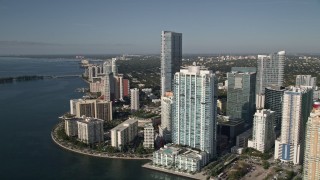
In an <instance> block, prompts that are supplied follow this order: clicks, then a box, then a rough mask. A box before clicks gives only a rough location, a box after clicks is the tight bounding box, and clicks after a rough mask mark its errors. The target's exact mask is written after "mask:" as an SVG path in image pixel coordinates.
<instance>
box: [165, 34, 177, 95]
mask: <svg viewBox="0 0 320 180" xmlns="http://www.w3.org/2000/svg"><path fill="white" fill-rule="evenodd" d="M181 61H182V34H181V33H175V32H171V31H162V33H161V96H164V95H165V92H167V91H172V80H173V76H174V74H175V73H176V72H178V71H179V69H180V66H181Z"/></svg>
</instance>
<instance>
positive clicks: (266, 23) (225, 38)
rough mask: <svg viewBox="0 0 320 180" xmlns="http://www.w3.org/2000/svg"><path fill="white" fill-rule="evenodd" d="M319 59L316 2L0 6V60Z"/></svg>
mask: <svg viewBox="0 0 320 180" xmlns="http://www.w3.org/2000/svg"><path fill="white" fill-rule="evenodd" d="M162 30H171V31H176V32H181V33H183V53H269V52H273V51H278V50H286V51H287V52H289V53H320V0H233V1H231V0H223V1H221V0H210V1H209V0H208V1H206V0H90V1H89V0H27V1H26V0H0V54H2V55H3V54H114V53H117V54H118V53H120V54H122V53H129V54H132V53H136V54H139V53H154V54H159V53H160V33H161V31H162Z"/></svg>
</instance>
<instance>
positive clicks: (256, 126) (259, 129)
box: [248, 109, 275, 153]
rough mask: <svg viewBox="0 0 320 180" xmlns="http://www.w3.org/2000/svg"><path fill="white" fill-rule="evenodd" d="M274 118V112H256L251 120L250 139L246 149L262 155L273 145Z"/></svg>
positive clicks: (265, 110) (267, 110)
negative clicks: (250, 148)
mask: <svg viewBox="0 0 320 180" xmlns="http://www.w3.org/2000/svg"><path fill="white" fill-rule="evenodd" d="M274 118H275V112H274V111H271V110H269V109H261V110H260V109H258V110H257V112H256V113H255V114H254V119H253V129H252V139H251V140H249V141H248V147H252V148H254V149H256V150H258V151H261V152H262V153H264V152H267V151H268V150H269V149H270V148H271V147H272V146H273V145H274V140H275V132H274V125H273V122H274Z"/></svg>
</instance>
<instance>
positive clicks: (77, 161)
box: [0, 57, 183, 179]
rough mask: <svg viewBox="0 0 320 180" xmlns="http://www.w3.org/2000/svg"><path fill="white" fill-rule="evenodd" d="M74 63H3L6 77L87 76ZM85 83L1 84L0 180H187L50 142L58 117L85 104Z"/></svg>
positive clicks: (138, 163) (134, 162)
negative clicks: (76, 102)
mask: <svg viewBox="0 0 320 180" xmlns="http://www.w3.org/2000/svg"><path fill="white" fill-rule="evenodd" d="M82 72H83V69H81V68H79V65H78V61H76V60H72V59H63V60H61V59H27V58H4V57H0V77H5V76H18V75H35V74H38V75H65V74H81V73H82ZM86 86H87V84H86V83H85V82H84V81H82V80H81V79H80V78H66V79H45V80H37V81H27V82H18V83H12V84H0V123H1V125H0V138H1V144H0V164H1V165H0V179H183V178H181V177H177V176H172V175H168V174H165V173H160V172H155V171H151V170H147V169H144V168H142V167H141V165H142V164H143V163H146V162H147V161H145V160H144V161H139V160H138V161H137V160H119V159H100V158H95V157H89V156H85V155H80V154H75V153H73V152H69V151H65V150H63V149H61V148H59V147H58V146H57V145H56V144H54V143H53V142H52V140H51V137H50V131H51V129H52V127H53V126H54V125H55V124H56V123H57V121H58V119H57V117H58V116H60V115H61V114H63V113H65V112H67V111H69V99H71V98H79V97H81V96H82V94H81V93H78V92H75V89H76V88H79V87H86Z"/></svg>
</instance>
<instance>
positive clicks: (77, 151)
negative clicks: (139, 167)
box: [51, 123, 151, 160]
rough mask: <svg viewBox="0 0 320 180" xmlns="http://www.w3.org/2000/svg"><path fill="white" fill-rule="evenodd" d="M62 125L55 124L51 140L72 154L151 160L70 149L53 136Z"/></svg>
mask: <svg viewBox="0 0 320 180" xmlns="http://www.w3.org/2000/svg"><path fill="white" fill-rule="evenodd" d="M61 125H63V123H58V124H56V125H55V126H54V127H53V129H52V131H51V139H52V140H53V142H54V143H55V144H57V145H58V146H59V147H61V148H62V149H65V150H68V151H71V152H74V153H78V154H82V155H87V156H92V157H99V158H107V159H125V160H151V158H150V157H116V156H110V155H109V154H108V153H105V152H94V151H93V150H91V151H90V152H84V151H85V150H87V151H88V149H82V150H80V149H76V148H72V147H67V146H66V145H63V144H62V143H65V142H63V141H62V140H60V139H58V138H57V137H56V136H55V134H56V131H57V129H58V128H59V126H61Z"/></svg>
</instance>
